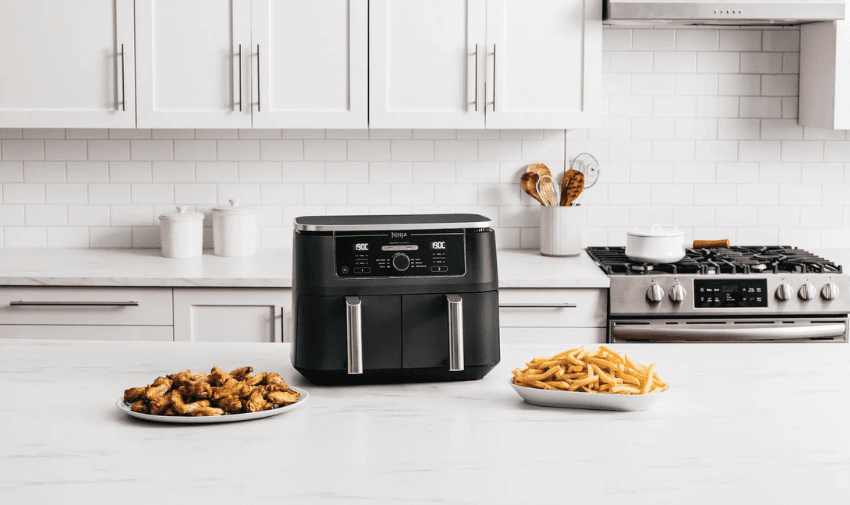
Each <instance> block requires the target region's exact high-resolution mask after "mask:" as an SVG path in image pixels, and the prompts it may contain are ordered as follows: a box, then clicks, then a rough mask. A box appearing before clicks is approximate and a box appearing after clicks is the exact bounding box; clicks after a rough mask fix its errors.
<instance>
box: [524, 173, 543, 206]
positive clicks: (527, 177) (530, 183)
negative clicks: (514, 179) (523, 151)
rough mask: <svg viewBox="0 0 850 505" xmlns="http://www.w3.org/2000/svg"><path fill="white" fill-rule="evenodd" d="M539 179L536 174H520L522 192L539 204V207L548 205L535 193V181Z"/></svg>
mask: <svg viewBox="0 0 850 505" xmlns="http://www.w3.org/2000/svg"><path fill="white" fill-rule="evenodd" d="M539 179H540V176H538V175H537V173H536V172H526V173H524V174H522V180H521V181H520V186H522V189H523V191H525V192H526V193H528V194H529V195H531V197H532V198H534V199H535V200H537V201H538V202H540V204H541V205H549V204H548V203H546V202H545V201H544V200H543V197H541V196H540V193H538V192H537V181H538V180H539Z"/></svg>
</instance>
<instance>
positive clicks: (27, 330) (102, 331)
mask: <svg viewBox="0 0 850 505" xmlns="http://www.w3.org/2000/svg"><path fill="white" fill-rule="evenodd" d="M173 328H174V327H173V326H108V325H103V326H74V325H54V326H50V325H41V324H2V325H0V338H26V339H33V340H36V339H52V340H124V341H127V340H138V341H149V342H153V341H160V342H171V341H172V340H174V330H173Z"/></svg>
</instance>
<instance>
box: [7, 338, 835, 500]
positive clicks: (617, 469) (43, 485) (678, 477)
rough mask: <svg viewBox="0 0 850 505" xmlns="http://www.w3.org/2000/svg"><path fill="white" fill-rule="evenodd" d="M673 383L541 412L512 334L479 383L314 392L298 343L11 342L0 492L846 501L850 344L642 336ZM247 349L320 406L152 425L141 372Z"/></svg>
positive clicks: (526, 349)
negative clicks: (295, 352)
mask: <svg viewBox="0 0 850 505" xmlns="http://www.w3.org/2000/svg"><path fill="white" fill-rule="evenodd" d="M614 347H615V348H616V349H618V350H623V351H625V352H627V353H628V354H629V355H630V356H631V357H633V358H634V359H637V360H639V361H642V362H644V363H649V362H651V361H655V362H657V363H658V371H659V373H660V375H661V377H662V378H663V379H664V380H665V381H667V382H668V383H669V384H670V390H669V391H668V392H666V393H664V396H663V397H662V398H661V399H660V401H659V402H658V404H657V405H656V406H655V408H653V409H652V410H649V411H645V412H632V413H625V412H605V411H590V410H568V409H556V408H547V407H537V406H533V405H529V404H526V403H524V402H523V401H522V400H521V399H520V397H519V396H517V394H516V393H515V392H514V391H513V390H512V388H511V387H510V385H509V384H508V381H509V377H510V370H511V369H512V368H516V367H519V366H521V365H522V363H523V362H524V361H526V360H528V359H529V358H531V357H534V356H541V355H543V356H548V355H551V354H554V353H556V352H559V351H561V350H563V349H558V348H553V347H552V346H547V345H541V344H509V345H503V346H502V361H501V363H500V364H499V366H498V367H496V369H495V370H493V371H492V372H491V373H490V374H489V375H488V376H487V377H485V378H484V379H483V380H480V381H475V382H459V383H432V384H407V385H392V386H386V385H385V386H358V387H318V386H314V385H312V384H310V383H308V382H307V381H306V380H305V379H304V378H303V377H301V376H300V375H299V374H298V373H297V372H295V371H294V370H293V368H292V366H291V364H290V361H289V351H290V346H289V344H235V343H183V342H169V343H157V342H84V341H76V342H62V341H44V340H41V341H18V340H0V350H2V352H0V384H2V387H0V410H2V414H0V433H2V435H0V437H2V442H1V443H0V502H2V503H83V502H85V503H110V504H111V503H178V502H181V501H184V500H185V502H187V503H188V502H192V503H204V504H208V503H256V502H257V501H256V500H259V503H265V502H272V501H274V502H288V503H369V504H374V503H395V502H400V501H404V502H413V503H419V502H427V503H469V504H478V503H515V504H520V503H523V504H527V503H535V504H536V503H544V502H546V503H549V502H553V503H560V502H569V503H574V502H575V501H576V500H582V503H599V502H601V501H602V500H605V501H606V502H610V500H612V499H621V500H628V501H629V503H677V504H698V503H705V504H716V503H826V502H827V501H829V502H832V503H844V502H846V501H847V500H848V499H850V478H848V476H850V430H848V429H847V424H848V419H850V346H848V345H846V344H832V343H829V344H824V343H821V344H759V345H745V344H737V345H736V344H678V345H677V344H653V345H647V344H643V345H641V344H633V345H617V346H614ZM245 364H250V365H253V366H254V367H255V370H256V371H278V372H280V373H281V374H282V375H283V376H284V377H285V378H286V379H287V380H288V382H289V383H290V384H291V385H293V386H297V387H302V388H305V389H307V390H308V391H309V393H310V398H309V400H308V401H307V402H305V403H304V405H301V406H300V407H299V408H297V409H294V410H292V411H291V412H286V413H283V414H282V415H279V416H274V417H270V418H267V419H260V420H256V421H249V422H242V423H225V424H215V425H194V426H193V425H166V424H159V423H150V422H146V421H140V420H137V419H134V418H131V417H129V416H128V415H126V414H125V413H123V412H121V411H119V410H118V409H117V408H116V406H115V402H116V400H117V399H118V398H120V397H121V395H122V393H123V390H124V389H125V388H127V387H130V386H139V385H145V384H147V383H149V382H152V381H153V379H154V378H155V377H156V376H157V375H162V374H166V373H173V372H176V371H179V370H185V369H187V368H190V369H192V370H193V372H198V371H208V369H209V368H210V367H211V366H213V365H218V366H220V367H221V368H225V369H230V368H235V367H237V366H240V365H245Z"/></svg>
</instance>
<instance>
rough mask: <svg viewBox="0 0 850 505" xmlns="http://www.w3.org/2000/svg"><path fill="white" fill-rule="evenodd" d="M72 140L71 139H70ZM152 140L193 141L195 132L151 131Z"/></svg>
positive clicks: (175, 130)
mask: <svg viewBox="0 0 850 505" xmlns="http://www.w3.org/2000/svg"><path fill="white" fill-rule="evenodd" d="M68 138H70V137H68ZM151 138H152V139H154V140H167V139H171V140H178V139H179V140H191V139H193V138H195V130H187V129H182V130H181V129H164V130H151Z"/></svg>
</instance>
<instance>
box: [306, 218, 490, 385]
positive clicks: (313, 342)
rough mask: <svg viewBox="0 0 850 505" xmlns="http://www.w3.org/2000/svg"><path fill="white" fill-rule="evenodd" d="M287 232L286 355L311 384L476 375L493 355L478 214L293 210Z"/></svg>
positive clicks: (485, 225) (486, 243)
mask: <svg viewBox="0 0 850 505" xmlns="http://www.w3.org/2000/svg"><path fill="white" fill-rule="evenodd" d="M293 241H294V243H293V248H292V249H293V258H292V263H293V265H292V266H293V268H292V272H293V282H292V314H293V317H294V320H295V336H294V343H293V346H292V364H293V366H294V367H295V369H296V370H298V371H299V372H300V373H301V374H302V375H304V377H306V378H307V379H308V380H310V381H311V382H313V383H316V384H369V383H394V382H396V383H397V382H422V381H429V382H430V381H455V380H477V379H480V378H482V377H484V376H485V375H486V374H487V372H489V371H490V370H492V369H493V367H495V366H496V365H497V364H498V363H499V292H498V278H497V273H496V243H495V238H494V233H493V230H492V229H491V228H490V220H489V219H488V218H486V217H484V216H479V215H476V214H431V215H428V214H420V215H398V216H309V217H298V218H296V219H295V233H294V238H293Z"/></svg>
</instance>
